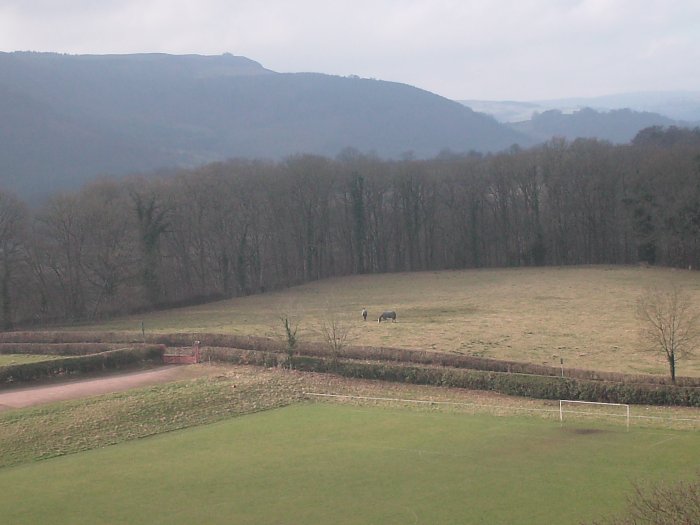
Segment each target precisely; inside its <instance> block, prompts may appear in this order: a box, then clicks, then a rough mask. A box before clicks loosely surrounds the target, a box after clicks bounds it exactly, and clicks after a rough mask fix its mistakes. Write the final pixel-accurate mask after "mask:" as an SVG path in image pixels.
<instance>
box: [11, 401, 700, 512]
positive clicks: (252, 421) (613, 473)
mask: <svg viewBox="0 0 700 525" xmlns="http://www.w3.org/2000/svg"><path fill="white" fill-rule="evenodd" d="M699 457H700V435H699V434H698V433H697V432H683V431H671V430H648V429H647V430H644V429H633V430H632V431H630V432H626V431H625V430H624V428H621V427H620V426H615V427H605V426H595V427H592V426H590V425H589V426H587V427H585V428H582V427H576V426H569V425H565V426H564V427H560V426H559V424H558V423H556V422H552V421H547V420H540V419H536V418H521V417H496V416H490V415H465V414H456V413H441V412H429V411H417V410H410V409H401V408H376V407H374V408H372V407H350V406H339V405H328V404H301V405H293V406H290V407H286V408H281V409H276V410H270V411H266V412H259V413H255V414H251V415H247V416H243V417H238V418H234V419H227V420H225V421H221V422H218V423H214V424H210V425H205V426H200V427H196V428H192V429H189V430H181V431H175V432H171V433H168V434H161V435H159V436H154V437H151V438H147V439H141V440H135V441H129V442H126V443H122V444H120V445H115V446H111V447H106V448H101V449H96V450H91V451H88V452H82V453H79V454H73V455H70V456H65V457H59V458H53V459H48V460H44V461H39V462H34V463H25V464H23V465H19V466H15V467H5V468H3V469H0V515H1V516H2V520H3V523H53V524H60V523H70V524H73V523H91V524H100V523H105V524H107V523H109V524H118V523H128V524H139V523H149V524H155V523H167V524H179V523H183V524H185V523H187V524H191V523H208V524H217V523H222V524H224V523H225V524H230V523H236V524H267V523H269V524H286V523H288V524H299V523H304V524H315V523H319V524H326V523H338V524H359V523H383V524H392V523H396V524H402V525H403V524H407V523H441V524H447V523H455V524H457V523H459V524H465V523H485V524H491V523H509V524H528V523H532V524H541V523H557V524H567V523H572V524H573V523H579V522H580V521H581V520H590V519H593V518H596V517H599V516H601V515H603V514H606V513H608V512H611V511H615V510H619V509H621V508H622V507H623V506H624V501H625V495H626V494H627V493H628V491H629V490H630V488H631V482H632V481H633V480H658V479H661V478H664V479H678V478H682V477H687V476H690V475H692V474H693V472H694V469H696V468H697V463H698V461H697V460H698V458H699Z"/></svg>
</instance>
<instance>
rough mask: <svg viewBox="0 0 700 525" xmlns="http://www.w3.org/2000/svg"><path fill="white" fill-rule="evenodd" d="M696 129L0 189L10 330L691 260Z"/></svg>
mask: <svg viewBox="0 0 700 525" xmlns="http://www.w3.org/2000/svg"><path fill="white" fill-rule="evenodd" d="M699 234H700V130H697V129H696V130H682V129H678V128H670V129H660V128H650V129H648V130H644V131H643V132H641V133H640V134H639V135H638V136H637V137H636V138H635V140H634V141H633V143H632V144H631V145H625V146H613V145H611V144H609V143H605V142H599V141H597V140H577V141H575V142H572V143H568V142H565V141H563V140H553V141H550V142H548V143H546V144H544V145H542V146H539V147H536V148H533V149H529V150H520V149H515V148H514V149H512V150H511V151H509V152H507V153H502V154H494V155H486V156H483V155H468V156H454V155H449V154H445V155H443V156H440V157H438V158H436V159H433V160H420V161H419V160H403V161H386V160H380V159H377V158H374V157H372V156H365V155H361V154H359V153H357V152H353V151H347V152H345V153H344V154H343V155H341V156H340V157H339V158H337V159H335V160H330V159H327V158H323V157H316V156H297V157H291V158H289V159H287V160H286V161H283V162H262V161H259V162H254V161H230V162H227V163H217V164H211V165H208V166H206V167H203V168H200V169H197V170H192V171H183V172H181V173H179V174H177V175H176V176H169V177H158V176H153V177H151V178H149V179H129V180H119V181H116V180H105V181H100V182H95V183H93V184H90V185H89V186H86V187H84V188H83V189H82V190H81V191H79V192H76V193H68V194H57V195H54V196H53V197H51V198H50V199H49V200H48V201H46V202H45V203H44V204H43V205H42V206H41V207H40V208H38V209H36V210H32V211H30V210H29V209H28V208H27V207H26V206H25V205H24V204H23V203H22V202H20V201H19V200H18V199H16V198H15V197H13V196H11V195H9V194H7V193H1V194H0V301H1V303H2V310H1V312H2V321H3V325H4V327H5V328H9V327H11V326H13V324H17V323H20V324H27V323H43V322H48V321H56V320H81V319H91V318H95V317H101V316H105V315H111V314H115V313H125V312H134V311H138V310H143V309H150V308H155V307H164V306H168V305H178V304H188V303H194V302H197V301H203V300H206V299H212V298H224V297H233V296H238V295H246V294H252V293H259V292H262V291H265V290H271V289H277V288H281V287H285V286H290V285H294V284H299V283H303V282H307V281H310V280H315V279H321V278H324V277H331V276H341V275H349V274H356V273H381V272H398V271H416V270H440V269H455V268H477V267H503V266H530V265H568V264H635V263H640V262H643V263H648V264H659V265H666V266H677V267H683V268H687V267H693V268H698V267H700V242H699V240H700V235H699Z"/></svg>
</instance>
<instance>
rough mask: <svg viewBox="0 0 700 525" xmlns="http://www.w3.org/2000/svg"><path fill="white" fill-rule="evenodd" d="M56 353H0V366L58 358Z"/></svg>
mask: <svg viewBox="0 0 700 525" xmlns="http://www.w3.org/2000/svg"><path fill="white" fill-rule="evenodd" d="M59 357H61V356H56V355H31V354H0V366H8V365H21V364H24V363H36V362H37V361H48V360H49V359H58V358H59Z"/></svg>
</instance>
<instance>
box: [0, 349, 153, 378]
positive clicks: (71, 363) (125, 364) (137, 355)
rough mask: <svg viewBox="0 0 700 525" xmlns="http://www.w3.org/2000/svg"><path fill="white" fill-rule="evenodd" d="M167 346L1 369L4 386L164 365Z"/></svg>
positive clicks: (109, 352) (104, 353) (110, 352)
mask: <svg viewBox="0 0 700 525" xmlns="http://www.w3.org/2000/svg"><path fill="white" fill-rule="evenodd" d="M164 352H165V346H163V345H139V346H138V347H136V348H123V349H120V350H110V351H107V352H102V353H98V354H90V355H83V356H76V357H65V358H63V359H53V360H51V361H40V362H37V363H25V364H21V365H10V366H3V367H0V385H6V384H9V383H16V382H24V381H36V380H40V379H45V378H48V377H53V376H60V375H74V374H84V373H88V372H97V371H103V370H119V369H124V368H130V367H135V366H138V365H142V364H148V363H159V364H160V363H161V362H162V359H163V353H164Z"/></svg>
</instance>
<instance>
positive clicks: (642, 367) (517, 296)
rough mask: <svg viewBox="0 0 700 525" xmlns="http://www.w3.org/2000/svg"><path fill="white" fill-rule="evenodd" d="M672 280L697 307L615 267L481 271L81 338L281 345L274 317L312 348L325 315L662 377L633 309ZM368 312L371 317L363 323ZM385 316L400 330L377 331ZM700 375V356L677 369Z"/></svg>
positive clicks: (228, 308)
mask: <svg viewBox="0 0 700 525" xmlns="http://www.w3.org/2000/svg"><path fill="white" fill-rule="evenodd" d="M672 282H673V283H676V284H678V285H680V286H681V287H682V288H683V289H685V290H687V291H688V292H689V293H690V294H691V295H692V296H693V297H694V298H695V299H697V301H696V303H695V304H697V305H698V308H699V309H700V273H698V272H694V271H685V270H672V269H657V268H643V267H622V266H610V267H608V266H586V267H558V268H517V269H481V270H464V271H442V272H420V273H401V274H385V275H360V276H352V277H347V278H337V279H327V280H323V281H319V282H314V283H309V284H306V285H303V286H298V287H293V288H290V289H287V290H282V291H278V292H271V293H266V294H262V295H257V296H250V297H241V298H235V299H231V300H227V301H219V302H215V303H209V304H205V305H200V306H194V307H188V308H179V309H173V310H167V311H161V312H152V313H148V314H142V315H139V316H132V317H127V318H121V319H117V320H114V321H111V322H108V323H103V324H100V325H92V326H86V327H84V328H85V329H86V330H125V331H131V332H134V331H140V329H141V323H142V322H143V327H144V329H145V330H146V332H147V333H158V332H161V333H163V332H210V333H232V334H239V335H256V336H272V337H276V338H278V339H279V340H282V339H283V329H282V323H281V321H280V317H282V316H289V317H290V318H292V319H293V321H295V322H298V326H299V332H298V336H299V338H300V339H301V340H306V341H320V340H322V339H323V336H322V332H323V330H322V327H323V326H322V325H323V323H324V321H326V322H327V321H328V320H329V319H332V320H335V321H337V322H338V323H341V324H343V325H344V326H345V327H347V328H349V336H348V338H347V343H349V344H353V345H360V346H374V347H380V346H384V347H400V348H416V349H421V350H435V351H442V352H450V353H457V354H463V355H472V356H482V357H489V358H495V359H506V360H511V361H527V362H531V363H536V364H544V365H550V366H560V365H561V361H562V360H563V364H564V367H571V368H580V369H591V370H602V371H610V372H625V373H633V374H666V373H667V364H666V363H665V361H664V360H663V359H662V357H661V356H660V355H659V354H658V353H650V352H646V351H644V350H643V349H642V348H640V343H639V337H638V333H639V322H638V321H637V320H636V318H635V307H636V301H637V299H638V297H639V296H640V294H641V293H642V292H643V291H644V290H645V289H646V288H647V287H649V286H652V285H656V286H662V287H663V286H668V285H669V283H672ZM363 307H366V308H367V309H368V310H369V312H370V320H368V321H367V322H363V321H362V318H361V315H360V312H361V310H362V308H363ZM385 309H394V310H396V312H397V313H398V322H396V323H381V324H379V323H377V322H376V318H377V315H378V314H379V313H380V312H382V311H383V310H385ZM678 374H679V375H681V376H694V377H697V376H700V353H697V354H696V355H695V356H694V357H692V358H689V359H687V360H684V361H680V362H679V363H678Z"/></svg>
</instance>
